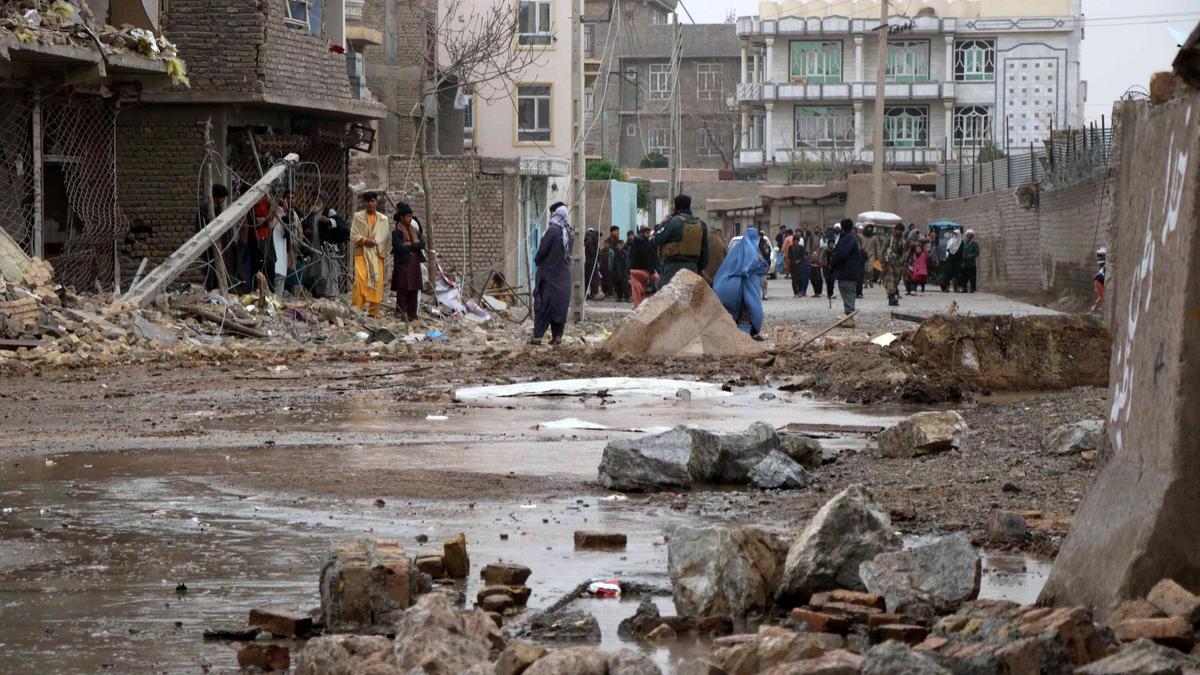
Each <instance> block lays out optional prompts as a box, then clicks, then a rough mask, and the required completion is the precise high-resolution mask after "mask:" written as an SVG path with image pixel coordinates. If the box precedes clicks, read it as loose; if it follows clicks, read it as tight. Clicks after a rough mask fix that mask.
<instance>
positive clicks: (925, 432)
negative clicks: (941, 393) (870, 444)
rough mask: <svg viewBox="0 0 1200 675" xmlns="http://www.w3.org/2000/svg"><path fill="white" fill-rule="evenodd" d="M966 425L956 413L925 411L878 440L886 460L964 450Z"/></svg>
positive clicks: (881, 434) (880, 434)
mask: <svg viewBox="0 0 1200 675" xmlns="http://www.w3.org/2000/svg"><path fill="white" fill-rule="evenodd" d="M966 440H967V422H966V420H964V419H963V418H962V415H959V414H958V413H957V412H954V411H953V410H941V411H934V412H922V413H917V414H915V415H913V416H912V417H909V418H908V419H906V420H904V421H902V422H900V423H899V424H897V425H895V426H893V427H890V428H888V429H884V430H883V431H882V432H880V433H879V435H878V436H876V437H875V442H876V443H878V444H879V450H880V452H882V453H883V456H884V457H919V456H921V455H928V454H932V453H936V452H946V451H947V450H958V449H960V448H962V446H963V444H964V443H966Z"/></svg>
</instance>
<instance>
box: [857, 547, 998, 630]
mask: <svg viewBox="0 0 1200 675" xmlns="http://www.w3.org/2000/svg"><path fill="white" fill-rule="evenodd" d="M859 574H860V576H861V577H862V580H863V584H864V585H865V586H866V587H867V590H868V591H870V592H871V593H875V594H878V595H880V596H883V598H884V600H885V601H886V603H887V611H889V612H892V613H894V614H905V615H908V616H914V617H919V618H923V619H929V618H932V617H933V616H934V615H935V614H939V613H943V612H947V611H952V610H953V609H954V608H956V607H958V606H959V605H961V604H962V603H963V602H966V601H967V600H974V599H975V598H976V597H978V596H979V585H980V582H981V581H982V578H983V563H982V561H981V560H980V557H979V552H978V551H976V550H975V547H974V546H972V545H971V541H970V539H968V538H967V536H966V535H964V534H962V533H958V534H951V535H947V536H945V537H939V538H938V539H936V540H934V541H932V542H930V543H927V544H922V545H920V546H914V547H912V548H908V549H905V550H902V551H890V552H886V553H880V554H879V555H877V556H875V558H874V559H873V560H868V561H866V562H864V563H863V564H862V565H861V566H860V568H859Z"/></svg>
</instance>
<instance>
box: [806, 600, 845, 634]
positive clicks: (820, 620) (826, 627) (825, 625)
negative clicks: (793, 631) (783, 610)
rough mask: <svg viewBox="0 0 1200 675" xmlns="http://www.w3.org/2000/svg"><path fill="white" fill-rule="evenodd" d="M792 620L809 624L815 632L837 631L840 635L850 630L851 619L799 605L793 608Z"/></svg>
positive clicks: (809, 628) (810, 628)
mask: <svg viewBox="0 0 1200 675" xmlns="http://www.w3.org/2000/svg"><path fill="white" fill-rule="evenodd" d="M792 620H793V621H795V622H796V623H802V624H804V625H805V626H808V630H810V631H812V632H813V633H837V634H838V635H845V634H846V633H848V632H850V621H849V619H846V618H845V617H841V616H836V615H833V614H826V613H824V612H818V611H815V610H811V609H805V608H803V607H797V608H795V609H793V610H792Z"/></svg>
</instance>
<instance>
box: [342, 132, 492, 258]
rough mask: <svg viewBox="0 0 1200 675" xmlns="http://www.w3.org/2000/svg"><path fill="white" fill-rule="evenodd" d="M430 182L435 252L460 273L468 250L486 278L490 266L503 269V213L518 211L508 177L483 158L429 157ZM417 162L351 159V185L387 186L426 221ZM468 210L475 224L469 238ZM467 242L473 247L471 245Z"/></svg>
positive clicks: (390, 193) (404, 158) (396, 198)
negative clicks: (508, 183)
mask: <svg viewBox="0 0 1200 675" xmlns="http://www.w3.org/2000/svg"><path fill="white" fill-rule="evenodd" d="M427 161H428V164H427V166H428V173H429V182H430V185H431V188H432V194H433V197H434V199H433V205H434V206H433V222H432V234H433V249H434V250H436V251H437V253H438V256H439V257H441V258H443V259H444V260H445V261H446V262H448V263H449V264H450V265H452V266H453V267H454V268H455V269H457V270H458V271H459V272H460V273H462V274H464V275H465V274H466V273H467V256H466V251H467V250H468V248H469V249H470V251H471V264H472V268H473V272H474V273H475V274H476V275H480V276H482V274H483V273H484V272H486V271H487V270H488V269H489V268H492V267H495V268H496V269H498V270H501V269H502V267H503V264H504V262H505V258H506V257H507V256H508V254H509V253H510V251H508V250H506V248H507V246H508V245H507V244H506V240H505V224H504V223H505V212H506V210H515V208H516V195H515V194H509V192H510V191H509V190H506V189H505V177H506V176H505V175H504V174H502V173H500V172H498V171H493V170H490V169H487V168H485V167H484V166H483V163H482V162H481V161H480V159H479V158H477V157H474V156H471V155H463V156H461V157H429V158H428V160H427ZM420 180H421V174H420V168H419V167H418V165H417V161H416V159H412V161H411V162H410V158H409V157H408V156H402V155H393V156H391V157H379V158H373V157H358V158H355V159H353V160H351V168H350V182H351V183H356V182H359V181H362V182H363V183H365V184H366V185H370V186H377V185H381V184H382V185H386V186H387V188H386V192H387V193H388V196H389V197H391V198H392V200H394V201H406V202H408V204H409V205H410V206H412V207H413V211H414V212H416V214H417V218H418V219H420V220H421V222H422V223H425V222H428V218H426V217H425V200H424V198H423V197H422V196H421V195H420V194H418V193H417V192H416V189H415V188H414V187H413V184H414V183H420ZM468 210H469V220H470V223H471V227H470V232H469V237H468V227H467V223H468ZM468 242H469V243H468Z"/></svg>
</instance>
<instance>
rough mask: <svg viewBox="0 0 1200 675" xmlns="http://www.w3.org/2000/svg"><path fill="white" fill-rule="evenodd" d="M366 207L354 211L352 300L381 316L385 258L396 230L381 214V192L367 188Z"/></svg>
mask: <svg viewBox="0 0 1200 675" xmlns="http://www.w3.org/2000/svg"><path fill="white" fill-rule="evenodd" d="M362 199H363V205H364V208H363V210H362V211H359V212H358V213H355V214H354V221H353V223H351V226H350V240H351V241H352V242H354V289H353V293H352V294H351V304H352V305H353V306H354V307H355V308H356V309H364V308H365V309H366V310H367V314H368V315H369V316H379V303H381V302H383V289H384V288H385V287H386V283H387V282H386V280H385V279H384V278H383V271H384V261H385V260H387V257H388V256H390V255H391V253H392V232H391V227H390V226H389V225H388V219H387V218H385V217H383V216H381V215H379V212H378V211H377V209H378V208H379V195H377V194H375V193H374V192H364V193H363V196H362Z"/></svg>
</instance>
